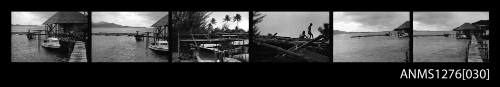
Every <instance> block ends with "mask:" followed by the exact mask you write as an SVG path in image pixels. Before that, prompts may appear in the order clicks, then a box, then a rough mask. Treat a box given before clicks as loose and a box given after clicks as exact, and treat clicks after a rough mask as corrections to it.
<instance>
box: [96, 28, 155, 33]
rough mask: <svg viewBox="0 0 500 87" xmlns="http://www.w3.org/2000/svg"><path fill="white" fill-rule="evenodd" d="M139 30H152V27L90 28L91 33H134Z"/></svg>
mask: <svg viewBox="0 0 500 87" xmlns="http://www.w3.org/2000/svg"><path fill="white" fill-rule="evenodd" d="M136 31H140V32H153V31H154V28H92V33H100V32H103V33H136Z"/></svg>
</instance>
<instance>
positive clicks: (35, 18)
mask: <svg viewBox="0 0 500 87" xmlns="http://www.w3.org/2000/svg"><path fill="white" fill-rule="evenodd" d="M55 13H56V12H11V23H12V24H21V25H42V23H43V22H45V21H46V20H47V19H49V18H50V17H51V16H52V15H54V14H55Z"/></svg>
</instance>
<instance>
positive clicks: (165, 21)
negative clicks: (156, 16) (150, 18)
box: [151, 15, 168, 27]
mask: <svg viewBox="0 0 500 87" xmlns="http://www.w3.org/2000/svg"><path fill="white" fill-rule="evenodd" d="M165 25H168V15H165V16H163V17H162V18H161V19H160V20H158V21H156V23H154V24H153V25H151V27H162V26H165Z"/></svg>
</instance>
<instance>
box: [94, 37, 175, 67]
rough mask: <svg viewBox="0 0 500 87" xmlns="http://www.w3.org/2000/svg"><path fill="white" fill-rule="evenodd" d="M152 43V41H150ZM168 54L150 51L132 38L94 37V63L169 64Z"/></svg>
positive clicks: (143, 43)
mask: <svg viewBox="0 0 500 87" xmlns="http://www.w3.org/2000/svg"><path fill="white" fill-rule="evenodd" d="M150 41H152V40H150ZM167 57H168V56H167V54H166V53H165V54H164V53H161V52H155V51H152V50H149V49H148V48H147V47H146V40H144V41H136V40H135V37H132V36H101V35H92V61H93V62H167Z"/></svg>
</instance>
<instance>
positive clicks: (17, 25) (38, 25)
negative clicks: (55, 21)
mask: <svg viewBox="0 0 500 87" xmlns="http://www.w3.org/2000/svg"><path fill="white" fill-rule="evenodd" d="M10 25H11V26H42V25H21V24H10Z"/></svg>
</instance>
